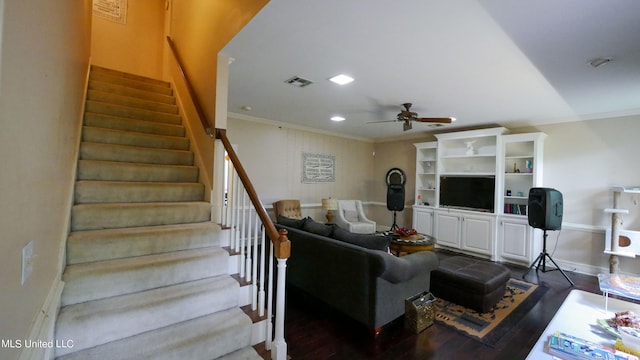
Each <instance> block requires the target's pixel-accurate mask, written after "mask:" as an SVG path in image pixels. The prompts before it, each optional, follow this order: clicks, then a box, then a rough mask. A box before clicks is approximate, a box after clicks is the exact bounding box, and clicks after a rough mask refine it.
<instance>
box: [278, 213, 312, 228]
mask: <svg viewBox="0 0 640 360" xmlns="http://www.w3.org/2000/svg"><path fill="white" fill-rule="evenodd" d="M277 221H278V224H282V225H284V226H288V227H292V228H296V229H302V227H303V226H304V223H305V222H306V221H307V218H304V219H292V218H289V217H286V216H282V215H278V219H277Z"/></svg>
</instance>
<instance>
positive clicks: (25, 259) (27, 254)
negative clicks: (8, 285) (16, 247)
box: [21, 240, 33, 285]
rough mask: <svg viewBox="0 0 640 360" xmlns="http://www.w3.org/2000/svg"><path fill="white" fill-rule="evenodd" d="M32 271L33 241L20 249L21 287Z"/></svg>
mask: <svg viewBox="0 0 640 360" xmlns="http://www.w3.org/2000/svg"><path fill="white" fill-rule="evenodd" d="M31 271H33V240H31V241H29V243H28V244H27V245H25V247H23V248H22V283H21V284H22V285H24V283H25V282H26V281H27V279H28V278H29V275H31Z"/></svg>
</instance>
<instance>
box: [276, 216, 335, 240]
mask: <svg viewBox="0 0 640 360" xmlns="http://www.w3.org/2000/svg"><path fill="white" fill-rule="evenodd" d="M283 225H284V224H283ZM334 228H335V226H334V225H325V224H321V223H319V222H316V221H315V220H313V219H312V218H310V217H308V218H307V219H306V221H305V222H304V225H302V230H305V231H308V232H310V233H314V234H316V235H320V236H327V237H329V236H331V234H332V233H333V230H334Z"/></svg>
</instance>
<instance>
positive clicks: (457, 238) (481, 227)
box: [434, 210, 495, 257]
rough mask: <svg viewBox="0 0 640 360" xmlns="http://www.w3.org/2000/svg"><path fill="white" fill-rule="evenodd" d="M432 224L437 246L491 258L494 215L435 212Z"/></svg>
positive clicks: (448, 211)
mask: <svg viewBox="0 0 640 360" xmlns="http://www.w3.org/2000/svg"><path fill="white" fill-rule="evenodd" d="M434 224H435V229H434V232H435V235H434V236H435V238H436V241H437V244H438V245H440V246H446V247H450V248H454V249H460V250H465V251H468V252H471V253H474V254H483V255H487V257H492V256H493V249H494V246H493V244H494V232H495V230H494V229H495V215H493V214H474V213H471V212H467V211H456V210H435V211H434Z"/></svg>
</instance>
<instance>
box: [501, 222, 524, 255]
mask: <svg viewBox="0 0 640 360" xmlns="http://www.w3.org/2000/svg"><path fill="white" fill-rule="evenodd" d="M499 231H500V233H499V238H500V249H499V254H498V255H499V256H500V257H501V258H505V259H511V260H518V261H522V262H525V263H526V262H528V261H529V259H530V258H531V254H530V250H529V248H530V246H529V242H530V238H531V235H530V234H531V231H530V229H529V226H528V224H527V223H526V222H524V221H518V220H502V221H500V228H499Z"/></svg>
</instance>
